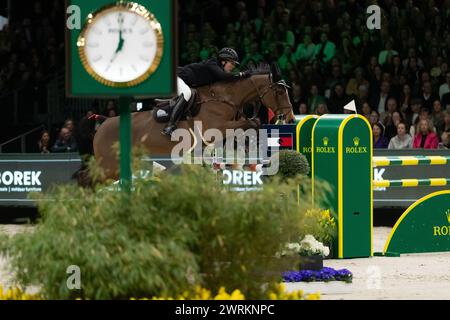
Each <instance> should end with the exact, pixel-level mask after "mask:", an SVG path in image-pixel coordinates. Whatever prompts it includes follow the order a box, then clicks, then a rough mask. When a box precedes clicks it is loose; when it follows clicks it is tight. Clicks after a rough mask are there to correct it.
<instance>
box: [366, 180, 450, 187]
mask: <svg viewBox="0 0 450 320" xmlns="http://www.w3.org/2000/svg"><path fill="white" fill-rule="evenodd" d="M372 185H373V186H374V187H376V188H391V187H400V188H409V187H424V186H428V187H442V186H449V185H450V179H447V178H430V179H400V180H374V181H373V182H372Z"/></svg>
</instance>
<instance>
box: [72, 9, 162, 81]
mask: <svg viewBox="0 0 450 320" xmlns="http://www.w3.org/2000/svg"><path fill="white" fill-rule="evenodd" d="M123 10H127V11H130V12H132V13H135V14H137V15H139V16H141V17H143V18H144V19H145V20H147V21H149V22H150V25H151V28H152V29H153V31H154V32H155V34H156V45H157V48H156V54H155V58H154V59H153V62H152V64H151V65H150V67H149V68H148V69H147V70H146V71H145V72H144V74H142V75H141V76H139V77H138V78H136V79H134V80H131V81H124V82H117V81H111V80H108V79H105V78H104V77H102V76H100V75H99V74H98V73H97V72H95V71H94V69H93V68H92V67H91V66H90V65H89V62H88V60H87V56H86V52H85V49H86V33H87V32H88V30H89V29H90V27H91V26H92V24H93V22H94V21H95V20H96V19H98V18H100V17H102V16H104V15H106V14H108V13H111V12H116V11H123ZM77 47H78V54H79V55H80V59H81V64H82V65H83V67H84V69H85V70H86V71H87V72H88V73H89V74H90V75H91V76H92V77H93V78H94V79H95V80H97V81H98V82H100V83H102V84H103V85H106V86H109V87H113V88H127V87H134V86H136V85H138V84H140V83H142V82H144V81H145V80H147V79H148V78H149V77H150V76H151V75H152V74H153V73H154V72H155V71H156V69H158V67H159V65H160V63H161V59H162V56H163V52H164V49H163V47H164V35H163V32H162V27H161V24H160V23H159V21H158V19H156V17H155V15H154V14H153V13H151V12H150V11H149V10H147V8H145V7H144V6H142V5H140V4H138V3H136V2H128V1H118V2H117V3H113V4H109V5H106V6H104V7H102V8H100V9H98V10H96V11H95V12H93V13H90V14H89V15H88V17H87V21H86V22H85V24H84V26H83V28H82V29H81V33H80V35H79V37H78V40H77Z"/></svg>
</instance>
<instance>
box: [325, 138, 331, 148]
mask: <svg viewBox="0 0 450 320" xmlns="http://www.w3.org/2000/svg"><path fill="white" fill-rule="evenodd" d="M328 141H330V140H329V139H328V137H324V138H323V145H324V146H325V147H326V146H328Z"/></svg>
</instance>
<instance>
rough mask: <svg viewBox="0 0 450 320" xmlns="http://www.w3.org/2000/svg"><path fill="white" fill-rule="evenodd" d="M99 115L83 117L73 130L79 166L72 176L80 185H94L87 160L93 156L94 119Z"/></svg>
mask: <svg viewBox="0 0 450 320" xmlns="http://www.w3.org/2000/svg"><path fill="white" fill-rule="evenodd" d="M101 117H102V116H99V115H96V114H94V115H92V116H90V117H84V118H83V119H81V120H80V123H79V124H78V126H77V130H76V131H75V140H76V142H77V147H78V153H79V154H80V157H81V166H80V168H79V169H78V170H77V171H76V172H75V173H74V174H73V175H72V178H73V179H75V180H76V181H77V183H78V185H79V186H82V187H92V186H93V185H94V181H93V179H92V177H91V175H90V171H89V161H90V159H91V158H92V157H93V156H94V146H93V144H94V135H95V126H96V121H97V120H99V119H101Z"/></svg>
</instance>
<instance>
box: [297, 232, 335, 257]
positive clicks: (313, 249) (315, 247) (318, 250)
mask: <svg viewBox="0 0 450 320" xmlns="http://www.w3.org/2000/svg"><path fill="white" fill-rule="evenodd" d="M300 250H301V251H303V252H307V253H309V254H311V255H322V256H328V255H329V254H330V249H329V248H328V247H325V246H324V245H323V243H321V242H320V241H317V240H316V239H315V238H314V236H312V235H310V234H308V235H306V236H305V237H304V238H303V240H301V241H300Z"/></svg>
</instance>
